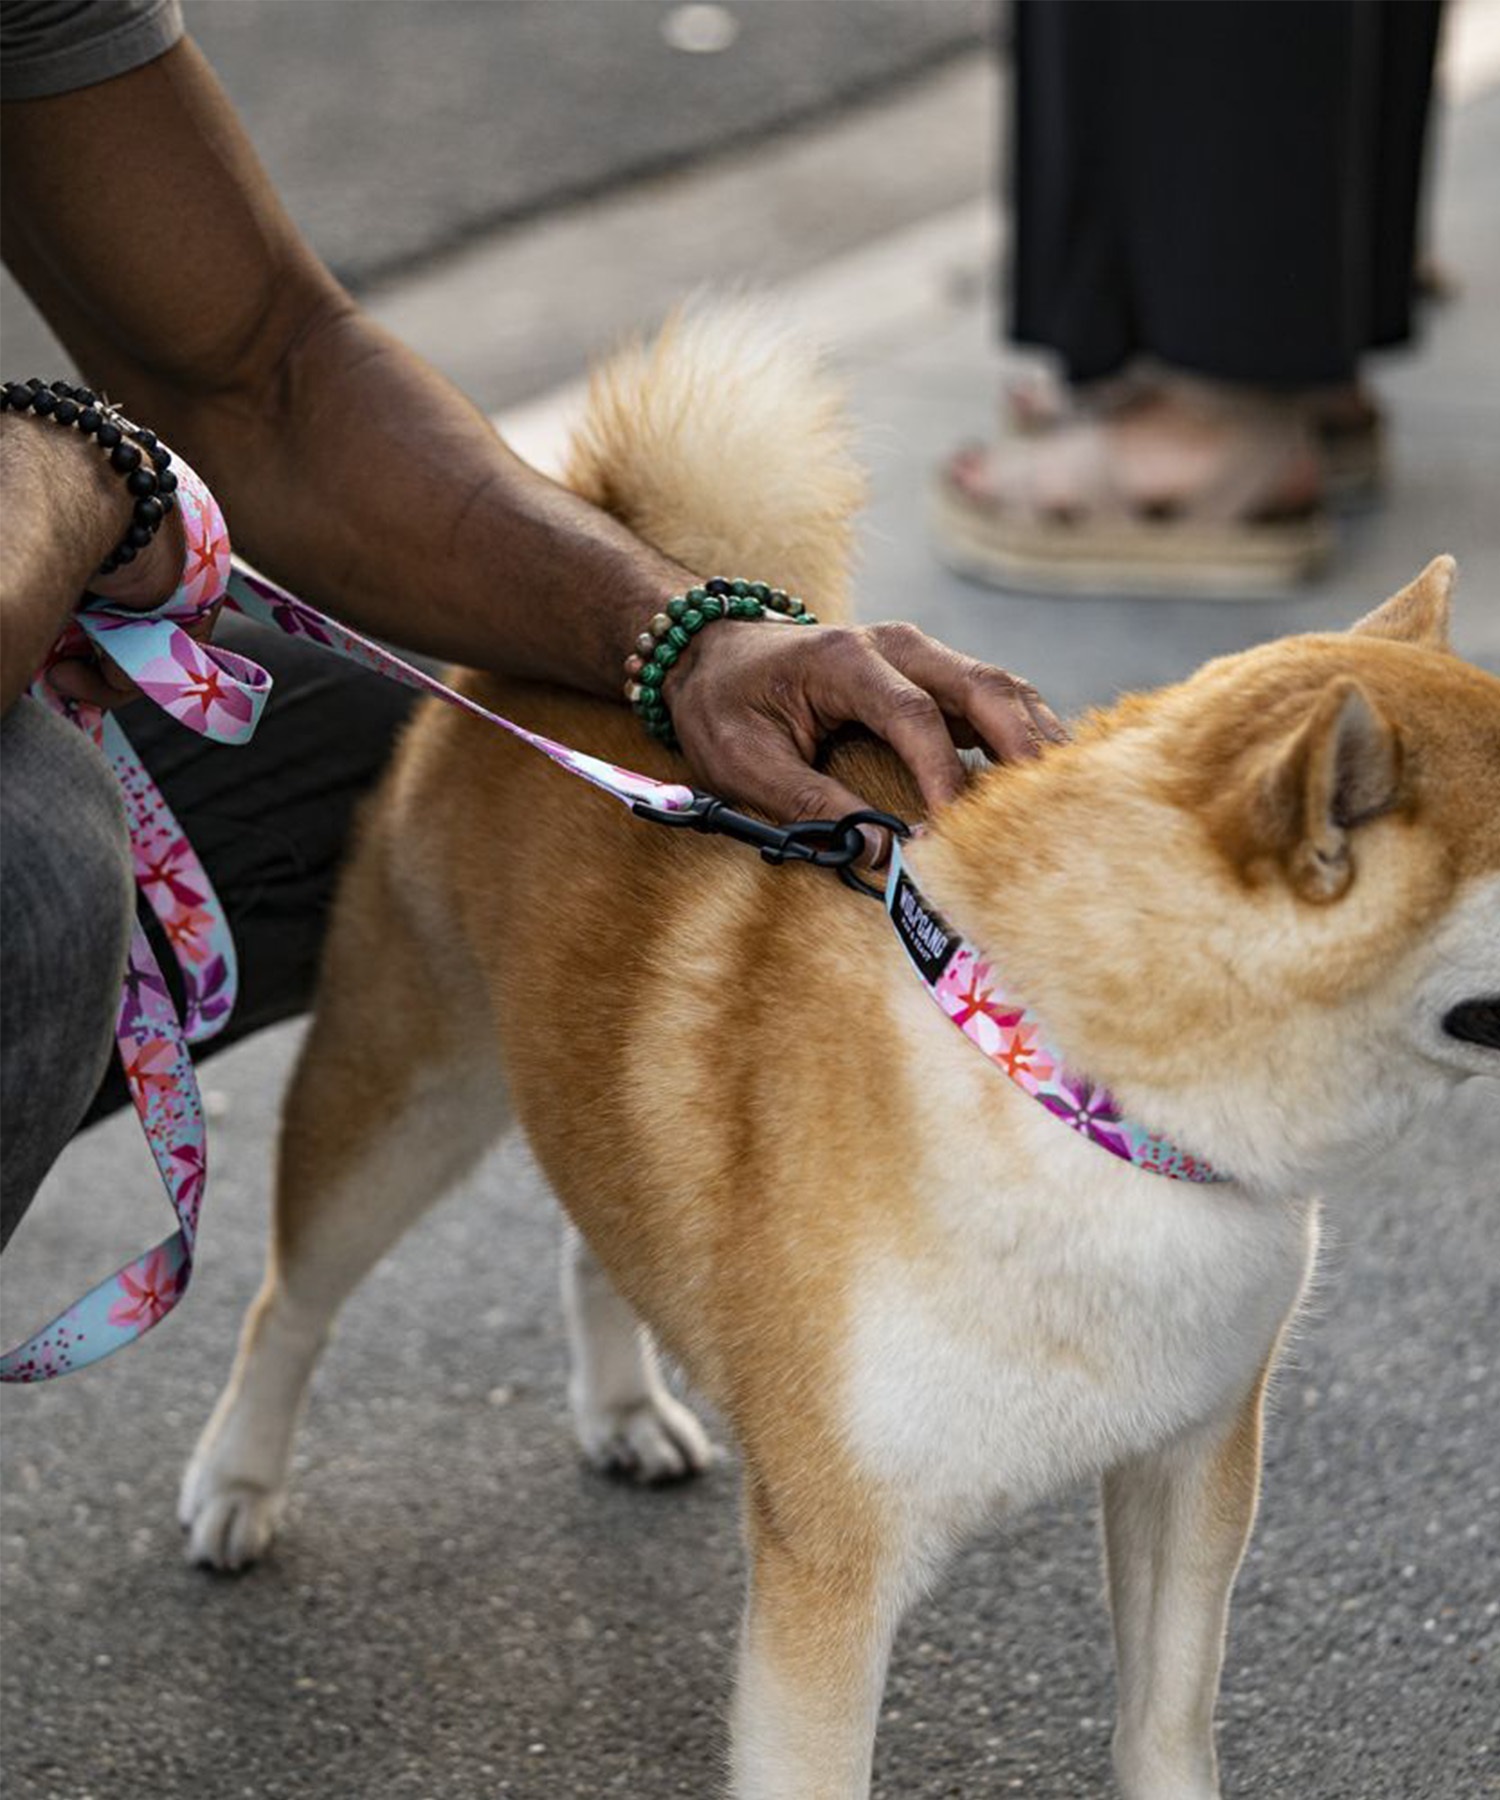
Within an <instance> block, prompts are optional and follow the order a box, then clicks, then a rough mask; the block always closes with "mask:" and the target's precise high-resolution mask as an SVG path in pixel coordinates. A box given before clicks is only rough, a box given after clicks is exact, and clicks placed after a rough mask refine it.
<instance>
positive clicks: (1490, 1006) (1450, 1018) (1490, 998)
mask: <svg viewBox="0 0 1500 1800" xmlns="http://www.w3.org/2000/svg"><path fill="white" fill-rule="evenodd" d="M1443 1030H1444V1031H1446V1032H1447V1034H1448V1036H1449V1037H1453V1038H1460V1039H1462V1041H1463V1042H1464V1043H1466V1044H1483V1046H1484V1047H1485V1049H1486V1050H1500V994H1490V995H1486V997H1485V998H1484V999H1482V1000H1460V1001H1459V1003H1458V1005H1457V1006H1455V1007H1454V1008H1453V1010H1452V1011H1451V1012H1449V1013H1447V1014H1446V1015H1445V1017H1444V1019H1443Z"/></svg>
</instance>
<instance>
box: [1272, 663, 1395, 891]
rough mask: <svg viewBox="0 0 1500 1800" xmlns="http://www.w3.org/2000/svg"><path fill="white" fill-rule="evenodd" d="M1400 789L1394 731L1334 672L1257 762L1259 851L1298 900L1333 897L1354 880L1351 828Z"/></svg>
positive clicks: (1348, 679)
mask: <svg viewBox="0 0 1500 1800" xmlns="http://www.w3.org/2000/svg"><path fill="white" fill-rule="evenodd" d="M1400 792H1401V740H1400V738H1399V737H1398V736H1397V734H1396V731H1395V729H1394V727H1393V726H1392V725H1391V724H1390V722H1389V721H1388V720H1387V719H1386V718H1385V717H1384V716H1383V715H1382V714H1381V712H1380V710H1379V708H1378V707H1377V706H1376V705H1375V703H1374V701H1372V700H1371V699H1370V697H1369V695H1368V694H1367V693H1366V692H1365V690H1364V689H1363V688H1362V687H1361V686H1360V684H1359V683H1358V682H1357V681H1356V680H1355V679H1354V678H1353V677H1352V676H1348V675H1344V676H1340V677H1338V678H1337V679H1336V680H1333V681H1330V682H1329V683H1328V685H1327V686H1326V687H1325V688H1324V689H1323V690H1322V692H1321V693H1319V694H1318V695H1317V696H1316V698H1315V699H1314V701H1313V703H1312V705H1311V707H1310V709H1309V711H1308V712H1307V714H1306V716H1305V717H1304V718H1303V719H1302V721H1301V723H1300V724H1299V725H1297V726H1296V727H1295V728H1294V729H1293V730H1292V731H1291V732H1290V733H1289V734H1288V735H1287V736H1285V737H1284V738H1282V739H1281V740H1280V742H1279V743H1277V744H1276V745H1275V746H1274V747H1273V748H1272V750H1271V753H1270V756H1269V758H1268V760H1267V762H1265V763H1263V764H1262V766H1261V770H1260V778H1259V782H1258V791H1257V793H1256V797H1255V805H1254V807H1253V809H1252V810H1253V812H1254V814H1255V821H1254V826H1253V828H1252V829H1253V835H1254V837H1255V838H1256V839H1258V845H1257V848H1258V851H1259V854H1260V855H1262V856H1264V855H1265V854H1266V853H1267V852H1269V853H1270V854H1271V855H1272V856H1273V857H1274V858H1275V860H1276V861H1277V862H1278V863H1279V864H1280V865H1281V867H1282V869H1283V870H1284V871H1285V874H1286V878H1287V880H1288V881H1289V882H1290V884H1291V886H1292V887H1293V889H1294V890H1295V891H1296V892H1297V893H1298V894H1300V895H1301V896H1302V898H1303V899H1304V900H1312V901H1328V900H1337V899H1338V898H1339V897H1340V896H1341V895H1342V894H1343V893H1344V891H1345V889H1346V888H1347V887H1348V886H1349V883H1350V882H1351V881H1352V880H1353V879H1354V862H1353V859H1352V857H1351V855H1350V846H1351V841H1352V839H1353V836H1354V833H1355V832H1356V831H1357V830H1358V829H1359V827H1360V826H1361V825H1365V824H1368V823H1369V821H1370V820H1371V819H1376V818H1379V817H1380V815H1381V814H1382V813H1387V812H1390V811H1392V810H1393V808H1394V807H1395V806H1396V804H1397V802H1398V800H1399V798H1400Z"/></svg>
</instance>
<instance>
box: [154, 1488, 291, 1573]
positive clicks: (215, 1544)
mask: <svg viewBox="0 0 1500 1800" xmlns="http://www.w3.org/2000/svg"><path fill="white" fill-rule="evenodd" d="M284 1504H285V1496H284V1495H283V1494H281V1493H280V1492H277V1493H272V1492H270V1491H269V1490H268V1489H266V1488H263V1487H257V1486H256V1485H254V1483H252V1482H248V1481H225V1482H215V1481H214V1480H213V1479H212V1477H206V1478H199V1477H197V1476H196V1475H195V1472H194V1470H193V1469H191V1468H190V1469H189V1470H188V1472H187V1476H186V1478H185V1479H184V1481H183V1484H182V1501H181V1504H180V1505H179V1507H178V1516H179V1518H180V1519H181V1521H182V1524H183V1527H184V1529H185V1530H186V1531H187V1534H188V1561H189V1562H192V1563H197V1564H200V1565H201V1566H202V1567H204V1568H209V1569H221V1570H224V1571H226V1572H233V1571H236V1570H239V1569H244V1568H248V1567H249V1566H250V1564H251V1563H253V1562H258V1561H259V1559H260V1558H261V1557H262V1556H263V1555H264V1554H265V1552H266V1550H267V1549H268V1548H269V1547H270V1543H271V1539H272V1538H273V1537H274V1536H275V1535H276V1527H277V1525H278V1524H279V1523H280V1522H281V1512H282V1507H283V1505H284Z"/></svg>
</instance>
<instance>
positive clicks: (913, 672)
mask: <svg viewBox="0 0 1500 1800" xmlns="http://www.w3.org/2000/svg"><path fill="white" fill-rule="evenodd" d="M872 634H873V636H874V637H875V640H876V642H877V643H878V644H879V645H880V648H881V650H882V652H883V653H884V654H885V655H886V656H887V657H888V658H889V659H890V661H891V662H892V663H893V664H894V665H895V666H896V667H897V668H899V669H900V670H901V671H902V673H903V674H905V675H906V676H907V677H908V678H909V679H910V680H911V681H913V682H915V683H917V684H918V685H919V686H921V687H923V688H925V689H926V690H927V692H928V693H929V694H931V695H932V696H933V698H934V699H935V700H936V701H937V703H938V705H939V706H940V707H941V708H942V710H943V712H944V713H946V714H947V715H948V716H949V718H950V719H953V720H955V721H962V722H963V723H964V724H965V725H967V726H968V727H969V729H970V730H972V731H973V732H974V734H975V736H976V737H977V738H978V740H979V742H980V743H981V744H983V745H984V747H985V748H986V749H988V750H989V752H990V754H991V755H992V756H994V757H995V758H997V759H998V760H999V761H1001V762H1014V761H1020V760H1022V759H1024V758H1026V757H1030V756H1035V755H1036V754H1037V753H1038V751H1039V750H1040V749H1041V747H1042V745H1043V744H1044V743H1046V742H1052V743H1065V742H1066V741H1067V732H1066V731H1065V730H1064V729H1063V726H1062V725H1061V723H1060V722H1059V721H1058V719H1057V717H1056V715H1055V714H1054V713H1053V712H1052V710H1051V708H1050V707H1048V706H1047V704H1046V702H1045V701H1044V700H1043V699H1042V697H1041V695H1040V694H1038V693H1037V691H1036V689H1035V688H1034V687H1032V685H1031V683H1030V682H1029V681H1024V680H1022V679H1021V678H1020V677H1019V676H1015V675H1011V674H1009V673H1008V672H1007V671H1006V670H1004V669H997V668H992V667H990V666H989V665H988V664H986V663H982V662H979V661H977V660H976V659H975V658H974V657H972V656H963V655H960V654H959V652H958V651H956V650H950V649H949V648H948V646H947V645H946V644H940V643H938V642H937V641H936V639H934V638H930V637H928V636H927V635H926V633H925V632H922V631H919V630H917V628H916V627H915V626H913V625H908V624H904V623H895V624H889V625H876V626H874V627H872Z"/></svg>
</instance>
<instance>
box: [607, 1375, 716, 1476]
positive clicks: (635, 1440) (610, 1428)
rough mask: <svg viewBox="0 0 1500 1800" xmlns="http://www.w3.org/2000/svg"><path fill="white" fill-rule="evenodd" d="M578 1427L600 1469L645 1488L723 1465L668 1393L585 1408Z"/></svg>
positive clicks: (703, 1433)
mask: <svg viewBox="0 0 1500 1800" xmlns="http://www.w3.org/2000/svg"><path fill="white" fill-rule="evenodd" d="M574 1422H575V1424H576V1426H577V1430H578V1441H579V1443H581V1444H582V1445H583V1453H584V1455H585V1456H586V1457H587V1458H588V1459H589V1461H590V1462H591V1463H592V1464H593V1465H594V1467H595V1468H596V1469H601V1470H603V1471H605V1472H606V1473H608V1474H611V1475H628V1476H629V1477H630V1478H631V1480H633V1481H638V1482H640V1483H641V1484H642V1486H646V1487H649V1486H652V1485H654V1484H656V1483H659V1482H667V1481H685V1480H687V1479H688V1477H689V1476H692V1475H701V1474H702V1473H703V1471H704V1470H705V1469H707V1468H710V1467H711V1466H712V1465H713V1464H714V1463H715V1462H716V1461H717V1460H718V1455H719V1453H718V1451H717V1450H716V1449H715V1448H714V1446H713V1445H712V1444H711V1443H710V1442H709V1438H708V1433H707V1432H706V1431H705V1430H704V1429H703V1427H702V1426H701V1425H700V1424H699V1423H698V1421H697V1419H696V1418H694V1416H693V1415H692V1413H690V1412H689V1411H688V1409H687V1408H686V1407H685V1406H684V1405H683V1404H682V1402H681V1401H680V1400H674V1399H673V1397H672V1396H671V1395H670V1394H669V1393H667V1392H666V1391H665V1390H660V1391H658V1392H656V1393H653V1394H646V1395H643V1396H642V1397H641V1398H640V1399H638V1400H635V1401H633V1402H631V1403H629V1404H620V1405H616V1406H606V1407H580V1408H578V1409H576V1411H575V1414H574Z"/></svg>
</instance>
